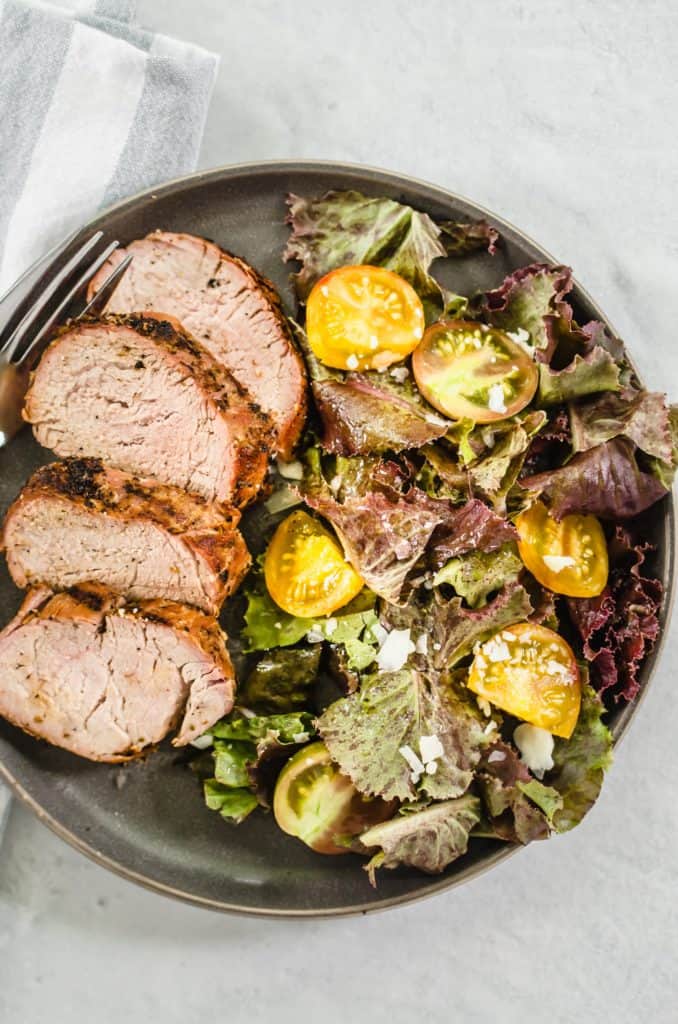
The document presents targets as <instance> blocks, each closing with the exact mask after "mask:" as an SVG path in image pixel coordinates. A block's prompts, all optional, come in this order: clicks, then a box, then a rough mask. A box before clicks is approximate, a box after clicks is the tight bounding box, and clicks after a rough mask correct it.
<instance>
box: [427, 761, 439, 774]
mask: <svg viewBox="0 0 678 1024" xmlns="http://www.w3.org/2000/svg"><path fill="white" fill-rule="evenodd" d="M437 771H438V762H437V761H429V762H428V763H427V765H426V774H427V775H435V773H436V772H437Z"/></svg>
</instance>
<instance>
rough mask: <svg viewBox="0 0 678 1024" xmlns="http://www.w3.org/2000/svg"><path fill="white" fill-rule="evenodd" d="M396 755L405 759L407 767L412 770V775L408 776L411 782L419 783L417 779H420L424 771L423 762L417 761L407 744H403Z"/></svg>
mask: <svg viewBox="0 0 678 1024" xmlns="http://www.w3.org/2000/svg"><path fill="white" fill-rule="evenodd" d="M398 753H399V754H401V755H402V757H404V758H405V760H406V761H407V763H408V765H409V766H410V768H411V769H412V774H411V775H410V778H411V779H412V782H419V779H420V778H421V777H422V775H423V774H424V771H425V767H424V764H423V762H422V761H420V760H419V758H418V757H417V755H416V754H415V752H414V751H413V750H412V747H410V746H408V745H407V744H405V746H404V747H400V749H399V751H398ZM415 776H416V778H415Z"/></svg>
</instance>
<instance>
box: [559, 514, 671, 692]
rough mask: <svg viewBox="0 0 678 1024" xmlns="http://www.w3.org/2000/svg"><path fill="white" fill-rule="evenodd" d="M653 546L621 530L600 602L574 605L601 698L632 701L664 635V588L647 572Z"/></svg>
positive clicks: (572, 612)
mask: <svg viewBox="0 0 678 1024" xmlns="http://www.w3.org/2000/svg"><path fill="white" fill-rule="evenodd" d="M648 550H650V545H648V544H642V543H641V544H638V543H636V542H635V540H634V538H633V537H632V536H631V534H630V532H629V531H628V530H626V529H624V528H623V527H621V526H618V527H617V528H616V530H615V533H614V537H613V539H612V541H611V542H610V545H609V553H610V567H611V568H610V577H609V580H608V585H607V587H606V588H605V590H604V591H603V593H602V594H601V595H600V596H599V597H590V598H582V597H572V598H569V599H568V602H567V603H568V608H569V611H570V616H571V618H572V621H573V622H574V624H575V626H576V628H577V630H578V631H579V635H580V636H581V640H582V645H583V650H584V656H585V658H586V659H587V661H588V662H589V663H590V665H591V666H592V680H593V684H594V686H595V688H596V689H597V690H598V692H599V693H604V692H605V691H607V690H609V691H611V692H612V693H613V694H614V695H615V698H616V699H617V700H625V701H631V700H633V699H634V697H635V696H636V694H637V693H638V690H639V689H640V680H639V678H638V674H639V669H640V667H641V666H642V664H643V661H644V660H645V658H646V657H647V655H648V654H649V653H650V651H651V650H652V648H653V647H654V644H655V642H656V640H657V637H658V635H659V617H658V616H659V609H660V607H661V604H662V599H663V587H662V584H661V582H660V581H659V580H657V579H653V578H651V577H648V576H646V575H645V574H644V573H643V571H642V569H643V563H644V561H645V556H646V553H647V551H648Z"/></svg>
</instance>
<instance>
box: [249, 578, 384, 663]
mask: <svg viewBox="0 0 678 1024" xmlns="http://www.w3.org/2000/svg"><path fill="white" fill-rule="evenodd" d="M244 593H245V597H246V598H247V610H246V612H245V626H244V628H243V631H242V637H243V640H244V642H245V647H246V650H248V651H269V650H271V649H272V648H274V647H290V646H291V645H292V644H296V643H298V642H299V641H300V640H303V639H304V638H307V637H308V635H309V633H310V634H311V638H312V639H313V640H314V641H320V640H323V639H324V640H329V641H330V642H331V643H333V644H340V643H341V644H344V645H345V646H346V648H347V651H349V649H350V650H352V651H354V652H355V653H356V657H357V663H356V664H352V665H351V667H352V668H357V669H362V668H365V667H366V665H368V664H369V663H370V662H369V661H367V662H366V660H365V659H366V658H367V657H368V656H369V651H370V649H371V651H372V658H371V659H370V660H372V661H373V660H374V654H375V649H374V645H375V644H376V640H375V639H374V637H373V634H372V632H371V630H372V627H373V626H374V625H375V624H376V622H377V616H376V614H375V611H374V602H375V597H374V594H371V593H370V592H369V591H367V590H366V591H363V592H362V593H361V594H359V595H358V597H356V598H355V599H354V600H353V601H351V603H350V604H348V605H346V607H345V608H342V609H340V611H339V612H338V613H337V614H335V615H333V616H329V617H327V618H323V619H303V618H298V617H297V616H294V615H289V614H288V613H287V612H284V611H283V610H282V609H281V608H279V607H278V605H277V604H275V602H274V601H273V599H272V598H271V597H270V595H269V594H268V592H267V591H266V589H265V586H264V580H263V574H260V573H259V574H255V575H254V577H252V578H251V579H250V582H249V585H248V586H247V587H246V588H245V590H244Z"/></svg>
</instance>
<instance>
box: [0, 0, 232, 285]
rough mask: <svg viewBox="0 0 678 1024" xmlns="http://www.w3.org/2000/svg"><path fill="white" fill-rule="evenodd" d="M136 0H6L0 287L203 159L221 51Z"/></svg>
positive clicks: (0, 44)
mask: <svg viewBox="0 0 678 1024" xmlns="http://www.w3.org/2000/svg"><path fill="white" fill-rule="evenodd" d="M135 6H136V4H135V2H134V0H70V2H69V0H65V4H64V5H63V6H60V7H55V6H52V5H48V4H42V3H34V2H31V3H27V2H24V0H0V293H2V292H3V291H5V290H6V289H7V288H8V287H9V286H10V285H11V284H12V283H13V282H14V281H15V280H16V278H17V277H18V276H19V275H20V274H21V272H22V271H23V270H25V269H26V267H27V266H29V265H30V263H32V262H33V260H35V259H36V258H37V257H38V256H40V255H41V254H42V253H43V252H45V251H46V250H47V249H49V248H50V247H51V246H52V245H55V244H56V243H57V242H59V241H60V240H61V239H62V238H63V237H65V236H66V235H67V234H69V233H70V232H71V231H72V230H73V229H74V228H76V227H77V226H78V224H79V223H81V222H82V221H83V220H86V219H87V218H88V217H89V216H90V215H91V214H93V213H94V212H95V211H96V210H97V209H98V208H99V207H102V206H108V205H109V204H111V203H113V202H115V201H116V200H118V199H121V198H123V197H124V196H127V195H130V194H132V193H134V192H137V191H139V190H140V189H142V188H144V187H147V186H151V185H155V184H157V183H158V182H160V181H162V180H167V179H168V178H173V177H176V176H177V175H180V174H184V173H186V172H188V171H191V170H193V169H194V168H195V164H196V160H197V155H198V149H199V146H200V142H201V139H202V133H203V128H204V124H205V118H206V115H207V108H208V104H209V100H210V96H211V92H212V88H213V85H214V79H215V76H216V70H217V61H218V59H217V57H216V56H215V55H214V54H211V53H207V52H206V51H205V50H202V49H200V48H199V47H196V46H192V45H190V44H187V43H182V42H178V41H176V40H174V39H169V38H167V37H166V36H162V35H157V34H155V33H152V32H147V31H144V30H143V29H140V28H138V27H137V26H136V25H135V24H134V22H133V18H134V14H135Z"/></svg>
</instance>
